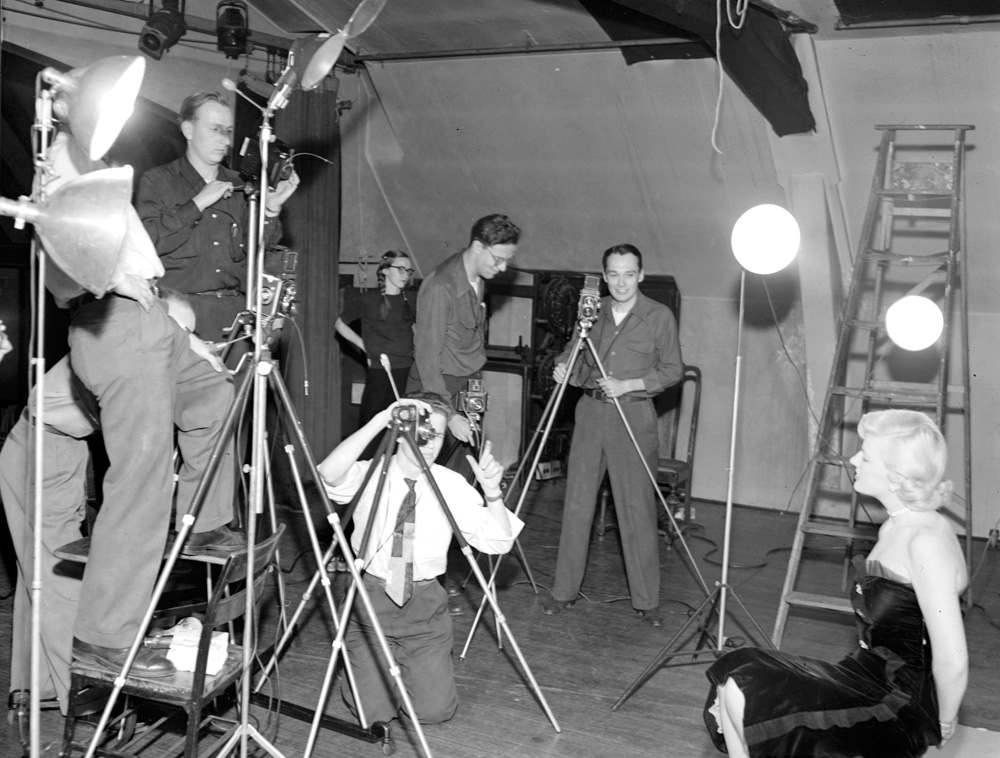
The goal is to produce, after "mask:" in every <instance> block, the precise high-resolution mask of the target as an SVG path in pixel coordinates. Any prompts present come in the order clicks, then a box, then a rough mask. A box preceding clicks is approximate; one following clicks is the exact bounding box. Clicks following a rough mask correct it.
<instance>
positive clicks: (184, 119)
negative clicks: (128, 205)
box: [136, 92, 299, 340]
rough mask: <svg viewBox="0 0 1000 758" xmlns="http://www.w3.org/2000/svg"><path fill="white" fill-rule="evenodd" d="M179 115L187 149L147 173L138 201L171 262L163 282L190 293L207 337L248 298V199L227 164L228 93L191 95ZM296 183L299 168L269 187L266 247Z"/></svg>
mask: <svg viewBox="0 0 1000 758" xmlns="http://www.w3.org/2000/svg"><path fill="white" fill-rule="evenodd" d="M180 118H181V132H182V133H183V134H184V138H185V139H186V140H187V151H186V153H185V154H184V156H183V157H181V158H178V159H177V160H175V161H173V162H171V163H168V164H166V165H163V166H158V167H156V168H154V169H150V170H149V171H147V172H146V173H145V174H143V176H142V179H141V180H140V181H139V190H138V194H137V198H136V205H137V209H138V211H139V216H140V217H141V218H142V223H143V226H145V227H146V231H147V232H149V236H150V237H151V238H152V240H153V244H154V245H155V246H156V252H157V253H159V255H160V258H161V259H162V261H163V267H164V269H166V274H165V275H164V276H163V278H162V279H161V280H160V285H161V286H164V287H169V288H171V289H174V290H177V291H178V292H183V293H186V294H188V295H190V296H191V305H192V307H193V308H194V312H195V315H196V316H197V319H198V329H199V332H200V334H201V336H202V337H204V338H205V339H208V340H218V339H221V338H222V334H223V329H225V328H228V327H230V326H232V324H233V320H234V318H235V317H236V314H237V313H239V312H240V311H241V310H242V309H243V307H244V305H245V294H246V257H247V254H246V244H247V235H248V234H250V233H252V231H253V230H251V229H249V228H248V226H249V204H248V202H247V200H246V197H245V195H244V194H243V193H242V192H235V193H234V192H233V190H234V187H237V186H240V185H242V184H243V182H242V180H241V179H240V176H239V174H238V173H237V172H235V171H232V170H230V169H228V168H226V167H225V166H223V165H222V162H223V160H225V158H226V156H227V155H228V154H229V148H230V145H231V144H232V140H233V114H232V112H231V111H230V109H229V106H228V105H227V104H226V103H225V102H224V101H223V99H222V96H221V95H219V94H218V93H215V92H198V93H195V94H194V95H191V96H190V97H188V98H186V99H185V100H184V103H183V104H182V105H181V112H180ZM298 183H299V178H298V176H296V175H295V173H294V172H293V173H292V174H291V176H289V177H288V179H286V180H284V181H282V182H279V183H278V185H277V187H276V188H275V189H274V190H273V191H271V192H269V193H268V194H267V197H266V207H264V208H263V209H262V210H263V213H264V217H265V218H264V224H265V240H264V242H263V246H262V247H261V249H260V252H261V253H263V252H264V248H266V247H267V246H268V245H270V244H273V243H276V242H277V241H278V240H279V239H280V238H281V225H280V222H279V221H278V216H279V214H280V213H281V207H282V205H283V204H284V203H285V201H286V200H287V199H288V198H289V197H290V196H291V194H292V193H293V192H294V191H295V188H296V187H297V186H298Z"/></svg>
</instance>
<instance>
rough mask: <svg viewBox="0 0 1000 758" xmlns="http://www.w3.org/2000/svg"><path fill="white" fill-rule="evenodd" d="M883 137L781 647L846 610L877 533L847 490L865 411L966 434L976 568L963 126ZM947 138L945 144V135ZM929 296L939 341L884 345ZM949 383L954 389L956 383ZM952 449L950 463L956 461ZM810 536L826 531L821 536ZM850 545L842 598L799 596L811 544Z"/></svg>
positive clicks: (892, 130) (780, 624)
mask: <svg viewBox="0 0 1000 758" xmlns="http://www.w3.org/2000/svg"><path fill="white" fill-rule="evenodd" d="M875 128H876V129H878V130H880V131H881V132H882V141H881V145H880V147H879V153H878V159H877V162H876V166H875V175H874V178H873V180H872V190H871V195H870V197H869V199H868V209H867V212H866V215H865V221H864V226H863V228H862V232H861V240H860V243H859V245H858V252H857V256H856V258H855V261H854V269H853V272H852V276H851V283H850V288H849V290H848V292H847V294H846V297H845V298H844V304H843V308H842V310H841V313H840V320H839V323H838V335H837V347H836V354H835V355H834V360H833V364H832V370H831V375H830V382H829V384H828V385H827V392H826V397H825V400H824V403H823V411H822V414H821V416H820V419H819V425H818V428H817V436H816V440H815V444H814V447H813V451H812V460H811V461H810V465H809V471H808V477H807V484H806V488H805V499H804V500H803V503H802V509H801V511H800V513H799V520H798V527H797V530H796V533H795V539H794V541H793V544H792V552H791V556H790V558H789V562H788V571H787V573H786V575H785V583H784V587H783V589H782V592H781V604H780V606H779V608H778V615H777V619H776V621H775V626H774V633H773V635H772V642H773V643H774V644H775V646H780V645H781V639H782V636H783V635H784V632H785V626H786V624H787V622H788V616H789V613H790V612H791V610H792V609H793V608H816V609H825V610H829V611H837V612H844V613H851V605H850V603H849V602H848V600H847V599H846V597H845V593H844V591H843V589H844V588H845V587H846V586H847V582H848V580H849V579H850V560H851V557H852V553H853V549H854V546H855V544H856V543H870V542H872V541H874V539H875V536H876V531H877V529H876V525H875V524H873V523H872V521H871V519H868V518H859V516H862V517H864V516H865V514H866V513H868V512H870V510H869V509H866V507H865V503H863V502H862V500H861V499H860V498H859V496H858V495H857V493H855V492H854V489H853V487H852V481H853V477H852V474H853V469H852V467H850V466H849V465H848V459H849V458H850V457H851V456H852V455H853V454H854V453H855V452H856V451H857V450H858V449H859V448H860V440H859V439H858V436H857V424H858V420H859V419H860V418H861V416H862V415H863V414H864V413H867V412H868V411H874V410H883V409H887V408H909V409H913V410H922V411H924V412H926V413H929V414H931V415H932V416H933V417H934V418H935V420H936V421H937V423H938V425H939V426H940V427H941V429H942V430H944V429H945V422H946V420H947V419H948V417H949V416H951V415H958V416H960V418H961V422H962V424H963V427H964V437H963V442H964V451H963V452H964V463H965V469H964V474H965V524H966V529H965V532H966V540H965V550H966V562H967V563H968V564H969V568H970V572H969V575H970V576H971V575H972V572H971V551H972V508H971V503H972V497H971V483H972V463H971V444H970V440H971V433H970V423H969V421H970V420H969V378H970V373H969V355H968V345H969V332H968V312H969V309H968V298H967V292H968V288H967V287H966V286H963V283H964V282H967V281H968V278H967V274H966V266H965V258H966V256H965V254H964V250H963V248H962V245H963V242H964V231H965V230H964V217H963V212H962V188H963V168H964V162H965V134H966V132H967V131H969V130H971V129H973V128H975V127H973V126H968V125H926V126H918V125H896V126H885V125H882V126H876V127H875ZM945 133H946V134H947V136H945ZM907 295H923V296H924V297H926V298H928V299H930V300H932V301H934V302H935V303H936V304H937V305H938V306H939V307H940V309H941V312H942V315H943V316H944V328H943V331H942V333H941V337H940V339H939V340H938V341H937V342H936V343H935V345H933V346H932V347H930V348H927V349H926V350H924V351H920V352H918V353H907V352H906V351H903V350H900V349H899V348H897V347H896V346H895V345H893V343H892V342H891V341H890V340H889V337H888V333H887V331H886V311H887V310H888V308H889V307H890V306H891V305H892V304H893V303H895V302H897V301H898V300H900V299H901V298H902V297H905V296H907ZM953 375H954V379H955V380H957V381H951V380H952V377H953ZM954 447H955V445H952V455H953V456H954V455H955V451H954ZM813 535H824V536H820V537H814V536H813ZM830 538H834V539H833V541H832V542H833V543H834V546H836V544H838V543H840V542H841V540H842V544H844V546H845V549H844V565H843V573H842V582H841V585H842V586H841V591H840V593H839V594H838V595H823V594H815V593H811V592H803V591H800V590H799V589H797V585H798V583H799V580H800V579H801V578H802V577H801V574H802V571H803V567H804V566H803V549H804V548H805V547H806V544H807V540H808V541H812V540H816V541H818V542H823V541H824V540H825V542H826V543H827V544H830V542H831V540H830Z"/></svg>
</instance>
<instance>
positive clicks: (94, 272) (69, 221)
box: [0, 166, 132, 296]
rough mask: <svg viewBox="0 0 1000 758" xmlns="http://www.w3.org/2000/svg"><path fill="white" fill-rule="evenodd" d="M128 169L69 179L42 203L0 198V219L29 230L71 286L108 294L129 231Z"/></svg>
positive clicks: (110, 170)
mask: <svg viewBox="0 0 1000 758" xmlns="http://www.w3.org/2000/svg"><path fill="white" fill-rule="evenodd" d="M131 199H132V167H131V166H122V167H120V168H108V169H103V170H101V171H94V172H91V173H89V174H84V175H83V176H78V177H76V178H75V179H71V180H70V181H68V182H67V183H66V184H64V185H63V186H62V187H60V188H59V189H58V190H57V191H56V192H55V193H53V195H52V197H51V198H49V199H48V200H47V201H45V202H43V203H32V202H30V201H29V199H28V198H26V197H22V198H19V199H18V200H9V199H7V198H5V197H0V216H10V217H12V218H14V219H16V225H17V226H19V227H20V226H23V225H24V224H25V223H26V222H27V223H29V224H33V225H34V227H35V232H36V233H37V234H38V237H39V239H41V241H42V245H43V246H44V248H45V250H46V252H48V254H49V255H50V256H51V257H52V260H53V261H55V263H56V265H58V266H59V268H61V269H62V270H63V271H64V272H65V273H66V274H68V275H69V276H70V277H71V278H72V279H73V281H75V282H76V283H77V284H79V285H80V286H81V287H85V288H86V289H87V290H89V291H90V292H92V293H94V294H95V295H98V296H100V295H103V294H104V293H105V292H107V291H108V287H109V285H110V283H111V278H112V276H113V274H114V270H115V265H116V264H117V262H118V255H119V253H120V251H121V249H122V244H123V242H124V241H125V238H126V231H127V230H128V218H129V210H130V209H131Z"/></svg>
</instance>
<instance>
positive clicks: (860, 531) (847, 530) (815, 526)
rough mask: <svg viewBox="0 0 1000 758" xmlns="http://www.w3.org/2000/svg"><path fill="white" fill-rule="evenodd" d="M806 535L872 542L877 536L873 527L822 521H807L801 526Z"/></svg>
mask: <svg viewBox="0 0 1000 758" xmlns="http://www.w3.org/2000/svg"><path fill="white" fill-rule="evenodd" d="M802 531H803V532H805V533H806V534H823V535H826V536H827V537H842V538H843V539H845V540H851V541H852V542H853V541H855V540H864V541H866V542H874V541H875V539H876V537H877V536H878V528H877V527H873V526H847V525H846V524H834V523H828V522H824V521H809V522H807V523H805V524H803V525H802Z"/></svg>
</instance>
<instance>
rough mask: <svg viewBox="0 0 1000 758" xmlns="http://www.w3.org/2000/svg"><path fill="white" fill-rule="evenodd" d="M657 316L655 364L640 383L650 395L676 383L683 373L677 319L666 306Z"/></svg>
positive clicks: (657, 393) (656, 393)
mask: <svg viewBox="0 0 1000 758" xmlns="http://www.w3.org/2000/svg"><path fill="white" fill-rule="evenodd" d="M658 318H659V323H658V324H657V329H656V332H657V340H656V346H657V359H656V364H655V365H654V366H653V368H652V369H650V370H649V371H648V372H647V373H646V374H645V375H644V376H643V377H642V384H643V386H644V387H645V388H646V392H648V393H649V395H650V396H653V395H659V394H660V393H661V392H663V390H665V389H667V387H672V386H673V385H675V384H677V382H679V381H680V380H681V376H682V375H683V373H684V364H683V362H682V361H681V344H680V338H679V337H678V335H677V320H676V319H675V318H674V314H673V312H671V310H670V309H669V308H666V307H664V308H663V310H661V311H659V313H658Z"/></svg>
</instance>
